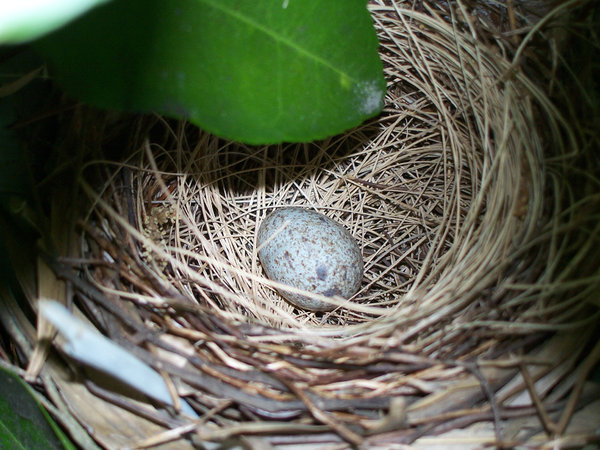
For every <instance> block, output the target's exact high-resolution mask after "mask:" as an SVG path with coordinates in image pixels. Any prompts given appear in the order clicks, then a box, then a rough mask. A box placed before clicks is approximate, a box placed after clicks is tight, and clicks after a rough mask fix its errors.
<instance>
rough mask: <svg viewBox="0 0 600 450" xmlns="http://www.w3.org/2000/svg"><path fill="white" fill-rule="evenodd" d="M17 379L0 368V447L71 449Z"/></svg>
mask: <svg viewBox="0 0 600 450" xmlns="http://www.w3.org/2000/svg"><path fill="white" fill-rule="evenodd" d="M29 389H30V388H29V386H27V385H26V384H25V383H24V382H23V381H22V380H21V379H20V378H19V377H17V376H15V375H14V374H12V373H10V372H9V371H7V370H5V369H3V368H0V448H7V449H8V448H10V449H23V450H25V449H27V450H28V449H33V448H43V449H62V448H67V449H74V448H75V447H74V446H73V445H72V444H71V443H70V441H69V440H68V439H67V438H66V436H65V435H64V433H62V431H61V430H60V428H59V427H58V425H57V424H56V423H55V422H54V421H53V420H52V418H51V417H50V415H49V414H48V412H47V411H46V410H45V409H43V407H42V406H41V405H40V404H39V403H38V402H37V401H36V400H35V398H34V397H33V394H32V393H31V392H30V391H29Z"/></svg>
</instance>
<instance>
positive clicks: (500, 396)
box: [54, 1, 600, 447]
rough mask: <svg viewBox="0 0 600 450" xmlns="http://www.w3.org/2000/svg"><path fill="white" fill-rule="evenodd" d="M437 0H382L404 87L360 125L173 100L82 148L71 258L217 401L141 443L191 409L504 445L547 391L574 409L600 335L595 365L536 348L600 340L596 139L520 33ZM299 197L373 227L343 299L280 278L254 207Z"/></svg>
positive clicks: (150, 356) (235, 418)
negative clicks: (161, 116)
mask: <svg viewBox="0 0 600 450" xmlns="http://www.w3.org/2000/svg"><path fill="white" fill-rule="evenodd" d="M422 8H423V9H421V10H418V9H416V8H413V7H412V6H411V5H408V4H405V3H402V2H396V1H391V2H387V1H386V2H383V1H373V2H372V3H371V4H370V9H371V11H372V13H373V18H374V21H375V24H376V28H377V30H378V34H379V39H380V42H381V57H382V59H383V62H384V66H385V74H386V78H387V80H388V91H387V96H386V107H385V110H384V112H383V113H382V114H381V116H380V117H378V118H377V119H375V120H372V121H370V122H368V123H366V124H364V125H362V126H361V127H359V128H357V129H354V130H351V131H349V132H347V133H345V134H343V135H341V136H337V137H333V138H330V139H328V140H325V141H322V142H316V143H312V144H293V145H292V144H290V145H281V146H270V147H248V146H244V145H240V144H236V143H231V142H227V141H224V140H222V139H219V138H217V137H214V136H211V135H209V134H207V133H203V132H201V131H198V130H197V129H196V128H194V127H192V126H190V125H187V124H182V123H172V122H168V121H162V120H160V121H159V122H158V123H156V124H155V125H154V126H153V129H152V136H153V138H152V139H149V138H147V137H146V136H143V139H140V140H138V141H137V142H135V143H134V144H133V145H134V152H133V153H132V156H131V157H130V158H129V159H128V160H127V161H126V162H125V163H122V164H116V163H108V162H106V161H95V162H91V163H88V164H87V166H86V167H85V169H84V170H83V171H82V177H81V179H80V185H81V187H82V189H83V191H84V192H85V193H86V195H87V197H88V198H89V200H91V203H92V207H91V208H90V209H89V212H88V214H87V216H86V217H85V218H84V220H81V221H80V223H79V225H80V229H81V230H82V233H81V236H80V254H79V255H78V257H77V258H70V259H66V258H65V259H62V260H60V261H58V262H57V263H56V264H55V267H54V268H55V270H56V271H57V273H58V274H59V276H61V277H62V278H65V279H66V280H67V281H68V282H69V283H70V285H72V286H74V289H75V291H76V293H77V297H78V305H79V308H81V309H82V310H83V311H84V312H86V314H87V316H88V317H89V318H90V320H91V321H92V322H93V323H94V324H95V325H96V326H97V327H98V328H99V329H100V330H102V331H104V332H105V333H106V334H108V335H109V336H111V337H113V338H114V339H118V340H121V341H123V340H126V341H128V342H129V343H130V344H131V345H130V347H133V348H135V350H134V351H135V352H136V354H137V356H138V357H140V358H142V359H143V360H145V361H146V362H147V363H148V364H150V365H152V366H153V367H156V368H160V370H161V371H162V373H163V374H164V376H165V377H166V378H167V379H169V380H173V386H176V389H177V391H178V393H179V395H181V396H185V397H186V398H187V399H188V402H189V403H190V404H191V405H193V406H194V407H195V408H196V410H197V411H199V413H200V414H202V413H205V414H206V416H205V417H204V419H203V421H202V422H201V423H198V424H197V426H195V427H194V426H190V425H188V424H186V423H184V422H180V423H178V424H173V423H171V422H169V423H170V424H171V428H174V430H173V431H172V432H168V433H167V434H165V435H157V436H156V438H155V440H152V439H150V440H145V441H143V442H142V441H140V445H142V444H143V445H150V443H152V442H162V441H163V440H169V439H174V438H178V437H180V436H182V435H185V434H186V433H189V432H191V431H194V432H195V433H196V434H197V437H199V439H201V440H205V441H207V440H214V441H222V440H225V439H228V438H230V437H232V436H243V439H251V438H249V437H248V436H251V435H254V434H258V435H264V436H266V438H265V441H261V443H262V444H261V445H266V443H269V444H272V445H292V444H294V445H295V444H313V445H316V443H328V444H334V445H335V444H339V443H340V442H343V441H345V442H348V443H350V444H353V445H361V444H362V445H365V446H367V447H369V446H382V447H386V446H387V445H391V444H392V443H394V444H398V443H412V442H415V441H417V440H418V439H420V438H423V437H425V439H427V438H428V439H430V441H432V442H433V441H435V438H433V436H436V435H439V434H441V433H446V432H449V431H451V430H453V429H458V428H462V427H465V426H469V425H471V424H472V423H476V422H480V421H484V422H486V421H487V422H491V423H493V424H494V425H495V426H494V427H492V431H491V432H492V433H494V434H493V435H491V436H490V434H489V433H488V434H487V435H486V436H485V437H484V438H482V439H481V440H480V441H478V442H487V443H496V444H498V445H500V444H501V443H503V442H504V443H507V442H516V441H507V439H509V437H508V436H506V435H505V436H502V435H501V431H500V426H499V423H500V421H503V420H504V421H511V420H513V422H510V423H515V422H514V420H519V418H521V417H528V416H530V415H531V414H532V413H534V412H537V413H538V414H539V416H540V417H541V420H542V422H543V423H544V427H545V429H546V431H547V432H549V433H557V432H561V433H562V432H564V431H565V429H566V426H567V425H566V423H567V422H568V419H569V418H570V417H571V415H572V414H573V412H574V410H575V403H573V399H574V401H575V402H576V401H577V400H578V399H579V398H580V397H581V396H582V395H583V394H581V392H582V390H581V387H582V386H583V381H584V380H585V378H586V376H587V374H588V373H589V370H591V367H592V366H593V364H594V363H595V362H597V359H598V358H599V357H598V355H597V353H598V349H597V348H595V349H594V350H593V351H591V353H590V355H591V356H589V357H588V358H587V359H586V360H585V361H584V363H583V366H582V367H583V369H581V370H580V372H578V375H577V376H576V377H568V376H567V375H566V374H567V373H568V370H567V371H561V370H560V368H561V367H562V368H563V369H564V368H565V367H567V368H568V367H570V368H572V367H574V365H575V364H576V363H575V359H572V360H571V362H570V363H569V364H571V365H570V366H567V365H563V366H561V364H563V363H564V364H566V363H565V361H569V357H572V358H578V357H579V358H580V359H581V358H583V357H581V356H579V353H574V352H573V348H574V347H576V346H577V338H575V339H574V340H573V339H572V337H570V338H569V339H571V340H569V339H567V338H565V339H562V340H561V339H558V338H555V339H552V340H549V341H547V343H546V344H545V347H543V349H542V350H536V351H534V352H530V349H531V347H532V346H533V345H534V344H538V343H539V342H540V340H541V338H543V337H544V336H547V333H549V332H557V331H559V332H561V333H563V334H564V335H565V336H571V335H570V334H569V332H574V333H575V334H574V335H575V336H579V337H580V338H581V339H582V341H580V342H584V343H585V342H588V340H589V339H592V337H591V336H592V334H591V332H589V329H592V328H589V329H588V332H587V334H586V333H585V332H582V330H585V329H586V326H588V327H592V326H593V324H594V323H597V322H598V319H599V317H598V311H597V309H596V308H592V307H591V303H590V302H589V299H590V298H592V299H593V298H594V292H596V291H597V290H598V288H599V287H600V275H599V274H598V271H597V270H596V267H588V266H587V265H586V261H589V260H591V259H593V258H594V257H593V255H594V254H595V253H594V252H595V251H596V250H597V247H598V236H599V234H600V228H599V227H600V225H598V224H600V221H599V220H598V211H599V208H598V201H599V200H600V197H599V196H598V195H597V194H595V193H591V194H589V195H586V196H580V195H579V194H578V193H577V192H576V191H575V190H574V189H573V188H572V186H571V184H570V181H569V178H568V176H569V174H573V173H575V170H576V169H575V168H574V167H572V164H574V161H576V160H577V156H578V150H577V149H578V148H579V142H578V138H577V136H576V135H575V134H574V133H573V132H572V131H571V130H572V128H571V127H570V126H569V124H568V123H566V120H565V119H564V117H563V115H562V114H561V111H559V110H558V109H557V108H556V107H555V106H554V104H553V103H552V102H551V101H550V100H549V99H548V97H547V96H546V94H545V93H544V92H543V90H542V89H540V87H539V86H538V85H536V84H535V83H533V82H532V81H531V80H530V79H529V78H528V77H527V76H525V75H524V73H523V71H521V70H520V66H519V64H520V60H519V57H520V55H521V53H522V51H521V49H519V50H518V51H517V52H516V53H515V55H516V56H515V59H512V60H511V59H510V58H508V57H507V56H506V55H505V54H504V50H505V49H502V48H501V49H500V50H499V49H498V47H496V46H486V45H483V44H482V43H481V42H480V41H479V40H478V39H477V37H478V33H480V32H481V30H480V28H478V25H477V24H475V23H473V22H469V21H468V20H465V17H469V14H468V13H467V11H466V10H465V8H464V7H463V5H462V4H461V3H460V2H458V3H457V6H456V8H452V9H447V10H444V11H443V13H444V14H442V13H441V12H440V10H437V9H435V8H431V9H427V8H428V7H427V4H424V6H423V7H422ZM560 10H561V9H560V8H559V11H560ZM441 15H443V16H444V17H440V16H441ZM513 20H514V17H513ZM540 27H541V26H540ZM531 29H532V30H536V31H537V29H535V28H531ZM499 41H501V39H499ZM502 42H504V41H502ZM99 179H101V180H105V181H104V182H103V183H100V184H99V183H95V182H93V181H91V180H99ZM585 183H586V186H587V188H586V189H588V191H589V190H591V191H592V192H597V188H598V180H597V179H596V178H594V177H593V175H589V176H588V177H587V179H586V181H585ZM594 188H595V189H596V190H594ZM289 205H301V206H305V207H307V208H311V209H315V210H317V211H320V212H322V213H324V214H326V215H328V216H329V217H332V218H334V219H335V220H337V221H339V222H341V223H342V224H344V225H345V226H346V227H347V228H348V229H349V230H350V231H351V232H352V234H353V235H354V236H355V237H356V239H357V241H358V242H359V244H360V246H361V249H362V252H363V256H364V260H365V279H364V281H363V285H362V288H361V290H360V291H359V293H358V294H357V295H356V296H355V297H354V298H352V299H351V301H349V302H346V301H341V300H334V302H337V303H338V304H339V306H338V308H336V309H335V310H334V311H332V312H329V313H312V312H306V311H301V310H298V309H295V308H294V307H293V306H291V305H290V304H289V303H287V302H286V301H284V300H283V299H282V298H281V297H280V296H279V295H278V294H277V293H276V291H275V290H274V287H276V286H277V284H276V283H274V282H272V281H269V280H267V279H265V278H264V275H263V272H262V269H261V267H260V264H259V262H258V260H257V257H256V245H255V244H256V232H257V228H258V225H259V224H260V222H261V220H262V219H263V218H264V217H265V216H266V214H267V213H268V212H269V211H271V210H272V209H273V208H278V207H283V206H289ZM582 212H583V213H582ZM591 255H592V256H591ZM594 260H595V259H594ZM72 267H74V268H76V269H77V271H80V272H79V274H81V275H82V276H79V274H77V273H76V272H75V271H74V270H71V269H72ZM593 301H594V300H592V302H593ZM584 336H585V337H584ZM580 350H581V349H580ZM528 352H529V353H528ZM594 355H596V356H594ZM592 357H593V358H592ZM590 358H592V359H590ZM594 358H595V359H594ZM182 362H183V363H185V364H182ZM586 371H587V372H586ZM520 374H522V375H520ZM509 379H512V382H511V383H508V384H507V382H508V380H509ZM541 381H544V382H545V383H546V384H545V386H546V388H544V389H541V390H540V389H538V387H539V386H537V385H536V383H538V385H539V383H540V382H541ZM501 387H503V390H502V391H500V388H501ZM573 387H575V388H574V390H573V392H574V393H573V394H571V400H570V401H569V402H567V401H566V400H565V398H566V397H565V395H566V393H567V392H570V389H572V388H573ZM536 389H538V390H536ZM552 389H555V390H554V391H553V390H552ZM538 392H540V395H539V396H538V395H537V393H538ZM552 392H554V393H555V394H556V392H562V394H563V395H562V396H560V395H557V396H555V397H552V396H551V393H552ZM530 394H531V397H530V396H529V395H530ZM583 397H585V395H583ZM523 398H525V400H523ZM390 399H395V400H393V401H390ZM520 401H523V403H519V402H520ZM544 402H545V403H544ZM542 403H543V404H542ZM565 405H566V412H565V413H563V415H562V418H560V420H558V419H556V418H555V415H554V414H555V412H556V411H560V410H561V409H562V408H565ZM132 408H133V409H135V407H132ZM546 410H547V411H548V414H546V413H545V412H546ZM146 414H147V413H146ZM157 417H158V418H157ZM160 417H162V419H160ZM160 417H159V416H156V417H155V419H154V420H156V421H159V422H160V420H165V419H164V417H163V416H160ZM159 419H160V420H159ZM553 420H557V422H556V425H555V424H554V422H552V421H553ZM322 424H324V425H326V426H325V427H324V426H322ZM176 425H177V426H178V427H179V428H176V427H175V426H176ZM514 439H517V441H518V439H522V437H519V436H517V435H516V434H515V437H514ZM243 442H244V443H246V444H248V442H250V441H248V442H246V441H243ZM252 442H254V443H255V444H256V442H255V441H252ZM423 442H425V441H423ZM461 442H463V444H464V443H465V442H466V441H464V437H463V441H461ZM257 445H258V444H257ZM507 445H508V444H507Z"/></svg>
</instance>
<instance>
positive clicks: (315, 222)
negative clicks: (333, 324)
mask: <svg viewBox="0 0 600 450" xmlns="http://www.w3.org/2000/svg"><path fill="white" fill-rule="evenodd" d="M257 245H258V257H259V259H260V262H261V264H262V266H263V269H264V271H265V273H266V274H267V277H269V278H270V279H271V280H273V281H278V282H280V283H283V284H286V285H288V286H293V287H296V288H299V289H302V290H305V291H308V292H312V293H316V294H322V295H324V296H326V297H332V296H334V295H339V296H341V297H343V298H349V297H351V296H352V295H354V294H355V293H356V292H357V291H358V289H359V287H360V283H361V281H362V277H363V261H362V256H361V253H360V249H359V247H358V245H357V244H356V241H355V240H354V238H353V237H352V235H351V234H350V232H349V231H348V230H346V229H345V228H344V227H343V226H342V225H340V224H339V223H337V222H335V221H333V220H331V219H330V218H328V217H326V216H324V215H323V214H319V213H318V212H315V211H309V210H306V209H303V208H297V207H288V208H282V209H278V210H276V211H274V212H273V213H271V214H270V215H269V216H267V217H266V218H265V220H264V221H263V222H262V224H261V225H260V228H259V229H258V236H257ZM279 293H280V294H281V296H282V297H284V298H285V299H287V300H288V301H289V302H290V303H292V304H294V305H296V306H298V307H299V308H303V309H308V310H312V311H330V310H332V309H334V308H335V306H334V305H332V304H329V303H326V302H325V301H322V300H318V299H314V298H310V297H308V296H304V295H300V294H294V293H290V292H285V291H283V290H280V291H279Z"/></svg>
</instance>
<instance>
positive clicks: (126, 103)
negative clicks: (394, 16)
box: [38, 0, 385, 144]
mask: <svg viewBox="0 0 600 450" xmlns="http://www.w3.org/2000/svg"><path fill="white" fill-rule="evenodd" d="M38 48H39V49H40V50H41V51H42V52H43V54H45V55H47V56H48V57H49V58H50V60H51V61H52V63H53V65H52V66H53V67H54V69H55V74H56V76H57V77H58V79H59V80H60V81H61V82H62V84H63V86H64V87H65V88H66V89H67V91H69V92H70V93H72V94H74V95H76V96H78V97H79V98H81V99H83V100H84V101H86V102H89V103H92V104H94V105H97V106H101V107H106V108H115V109H121V110H134V111H144V112H148V111H156V112H160V113H163V114H166V115H170V116H173V117H178V118H187V119H189V120H191V121H192V122H194V123H195V124H197V125H199V126H200V127H202V128H204V129H206V130H208V131H211V132H213V133H215V134H218V135H220V136H224V137H227V138H229V139H234V140H238V141H243V142H248V143H252V144H259V143H260V144H262V143H275V142H283V141H294V142H295V141H310V140H314V139H319V138H325V137H327V136H329V135H332V134H336V133H340V132H342V131H344V130H347V129H349V128H352V127H354V126H356V125H358V124H360V123H361V122H362V121H363V120H365V119H366V118H369V117H372V116H374V115H376V114H377V113H378V112H379V111H380V110H381V108H382V105H383V95H384V93H385V80H384V78H383V69H382V64H381V61H380V59H379V55H378V52H377V49H378V41H377V37H376V34H375V30H374V27H373V23H372V20H371V17H370V14H369V12H368V10H367V8H366V1H365V0H343V1H322V0H169V1H164V0H120V1H118V2H112V3H110V4H108V5H106V6H104V7H101V8H98V9H96V10H94V11H93V12H91V13H90V14H88V15H86V16H84V17H83V18H81V19H80V20H78V21H76V22H74V23H72V24H70V25H69V26H68V27H66V28H63V29H61V30H59V31H58V32H56V33H54V34H53V35H51V36H49V37H47V38H44V39H43V40H42V41H41V42H39V46H38Z"/></svg>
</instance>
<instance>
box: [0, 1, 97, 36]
mask: <svg viewBox="0 0 600 450" xmlns="http://www.w3.org/2000/svg"><path fill="white" fill-rule="evenodd" d="M107 1H108V0H19V1H3V2H1V3H0V44H18V43H22V42H26V41H29V40H31V39H34V38H37V37H40V36H42V35H44V34H46V33H48V32H50V31H53V30H55V29H57V28H59V27H61V26H63V25H64V24H66V23H67V22H69V21H70V20H72V19H74V18H76V17H77V16H80V15H81V14H83V13H84V12H86V11H88V10H89V9H91V8H93V7H94V6H96V5H99V4H101V3H106V2H107Z"/></svg>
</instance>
